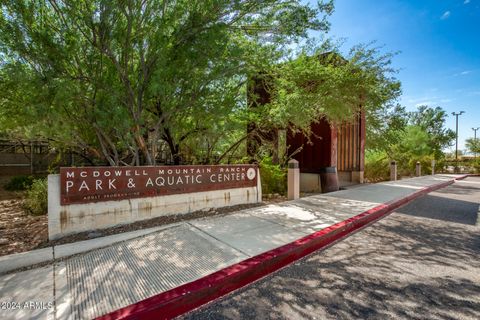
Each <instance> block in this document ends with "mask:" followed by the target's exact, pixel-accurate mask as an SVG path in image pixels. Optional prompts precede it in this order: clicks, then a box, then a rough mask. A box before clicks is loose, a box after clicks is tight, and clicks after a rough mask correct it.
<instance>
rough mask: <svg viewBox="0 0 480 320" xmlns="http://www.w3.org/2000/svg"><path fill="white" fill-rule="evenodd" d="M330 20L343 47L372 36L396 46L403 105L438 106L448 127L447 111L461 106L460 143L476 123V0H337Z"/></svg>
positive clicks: (479, 0)
mask: <svg viewBox="0 0 480 320" xmlns="http://www.w3.org/2000/svg"><path fill="white" fill-rule="evenodd" d="M330 22H331V24H332V25H331V30H330V32H329V34H330V36H332V37H334V38H337V39H340V38H344V39H345V43H344V45H343V47H342V49H343V50H345V51H348V49H349V48H350V47H352V46H353V45H355V44H358V43H369V42H371V41H376V45H380V46H383V47H384V49H383V50H384V51H388V52H399V53H398V55H396V56H395V57H394V58H393V60H392V62H393V66H394V67H395V68H396V69H399V73H398V75H397V78H398V79H399V80H400V81H401V82H402V91H403V94H402V97H401V99H400V101H399V102H400V103H401V104H402V105H403V106H405V107H406V108H407V110H409V111H413V110H415V109H416V107H417V106H419V105H422V104H426V105H429V106H432V107H436V106H440V107H442V108H443V109H444V110H446V111H447V112H448V114H449V117H448V119H447V122H446V125H447V126H448V127H449V128H451V129H453V130H455V117H454V116H452V115H451V113H452V112H457V113H458V112H459V111H465V114H463V115H461V116H459V119H458V121H459V131H458V141H459V149H460V150H462V149H464V146H465V143H464V142H465V139H467V138H470V137H473V130H472V128H473V127H474V128H477V127H480V0H402V1H400V0H381V1H380V0H377V1H375V0H336V1H335V12H334V13H333V15H332V16H331V17H330ZM477 137H480V130H478V131H477ZM454 149H455V146H454V147H452V148H451V150H454Z"/></svg>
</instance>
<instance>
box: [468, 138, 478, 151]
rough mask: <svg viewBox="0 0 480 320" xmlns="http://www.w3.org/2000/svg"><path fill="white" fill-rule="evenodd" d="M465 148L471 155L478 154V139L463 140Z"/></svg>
mask: <svg viewBox="0 0 480 320" xmlns="http://www.w3.org/2000/svg"><path fill="white" fill-rule="evenodd" d="M465 146H466V147H467V150H468V151H469V152H470V153H472V154H475V153H476V154H478V153H480V139H479V138H477V139H474V138H468V139H467V140H465Z"/></svg>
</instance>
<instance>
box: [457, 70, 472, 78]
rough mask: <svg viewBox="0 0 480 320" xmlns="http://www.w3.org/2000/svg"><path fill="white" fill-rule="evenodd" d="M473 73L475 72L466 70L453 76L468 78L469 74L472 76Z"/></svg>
mask: <svg viewBox="0 0 480 320" xmlns="http://www.w3.org/2000/svg"><path fill="white" fill-rule="evenodd" d="M472 72H473V70H465V71H462V72H459V73H455V74H454V75H453V76H454V77H458V76H466V75H467V74H470V73H472Z"/></svg>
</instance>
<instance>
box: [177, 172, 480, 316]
mask: <svg viewBox="0 0 480 320" xmlns="http://www.w3.org/2000/svg"><path fill="white" fill-rule="evenodd" d="M479 205H480V177H470V178H468V179H466V180H464V181H462V182H458V183H455V184H454V185H452V186H449V187H447V188H444V189H441V190H438V191H437V192H433V193H431V194H429V195H426V196H424V197H422V198H420V199H417V200H415V201H414V202H412V203H410V204H408V205H406V206H404V207H402V208H400V209H398V210H397V212H394V213H393V214H391V215H390V216H388V217H386V218H384V219H383V220H381V221H379V222H377V223H375V224H373V225H372V226H370V227H368V228H366V229H364V230H362V231H360V232H357V233H356V234H354V235H352V236H350V237H348V238H347V239H345V240H343V241H340V242H338V243H337V244H335V245H334V246H331V247H330V248H328V249H325V250H323V251H319V252H316V253H314V254H312V255H310V256H308V257H306V258H304V259H302V260H300V261H298V262H296V263H295V264H292V265H290V266H288V267H286V268H284V269H282V270H280V271H278V272H276V273H274V274H272V275H270V276H268V277H266V278H264V279H261V280H260V281H257V282H256V283H253V284H251V285H249V286H247V287H245V288H242V289H240V290H238V291H236V292H234V293H232V294H230V295H228V296H226V297H224V298H223V299H220V300H217V301H215V302H213V303H211V304H209V305H207V306H205V307H203V308H200V309H198V310H195V311H193V312H191V313H189V314H187V315H185V316H184V317H183V318H184V319H196V320H197V319H480V212H479Z"/></svg>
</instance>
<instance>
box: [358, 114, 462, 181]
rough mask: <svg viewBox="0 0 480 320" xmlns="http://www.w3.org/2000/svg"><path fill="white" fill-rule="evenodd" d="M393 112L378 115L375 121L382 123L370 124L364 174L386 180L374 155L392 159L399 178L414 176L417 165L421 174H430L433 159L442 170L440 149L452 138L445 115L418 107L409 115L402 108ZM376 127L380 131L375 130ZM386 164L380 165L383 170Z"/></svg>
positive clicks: (449, 142) (442, 154)
mask: <svg viewBox="0 0 480 320" xmlns="http://www.w3.org/2000/svg"><path fill="white" fill-rule="evenodd" d="M396 110H398V112H396V113H391V112H387V113H384V114H380V113H379V114H377V115H378V117H377V118H376V119H377V120H378V121H380V120H381V119H383V122H384V123H383V124H381V122H382V121H380V123H379V122H374V123H373V125H372V124H369V127H371V129H370V131H368V130H367V147H368V149H367V155H366V164H365V175H366V176H369V177H370V179H384V178H385V174H384V173H382V170H381V168H380V167H381V165H382V164H381V162H378V161H375V160H376V158H375V155H376V154H382V155H383V156H385V157H387V158H388V160H395V161H396V162H397V170H398V174H399V175H400V176H412V175H414V174H415V168H416V163H417V162H420V164H421V165H422V174H427V173H430V172H431V163H432V160H436V162H437V168H441V166H442V163H443V160H444V159H445V153H444V152H443V149H444V148H446V147H448V146H449V145H451V142H452V141H453V139H455V133H454V132H453V131H452V130H450V129H446V128H445V121H446V118H447V114H446V112H445V111H444V110H443V109H441V108H440V107H436V108H431V107H428V106H420V107H419V108H418V110H417V111H415V112H409V113H407V112H405V109H404V108H396ZM380 111H382V109H380ZM367 121H368V120H367ZM367 123H368V122H367ZM377 125H378V128H379V129H378V128H375V126H377ZM372 127H373V128H372ZM382 135H383V137H382ZM374 151H375V152H374ZM369 157H373V158H372V159H369ZM388 162H389V161H388ZM388 162H387V163H385V164H383V165H385V168H386V169H388ZM376 165H378V166H379V167H378V168H377V167H376ZM377 175H378V176H377Z"/></svg>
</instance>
